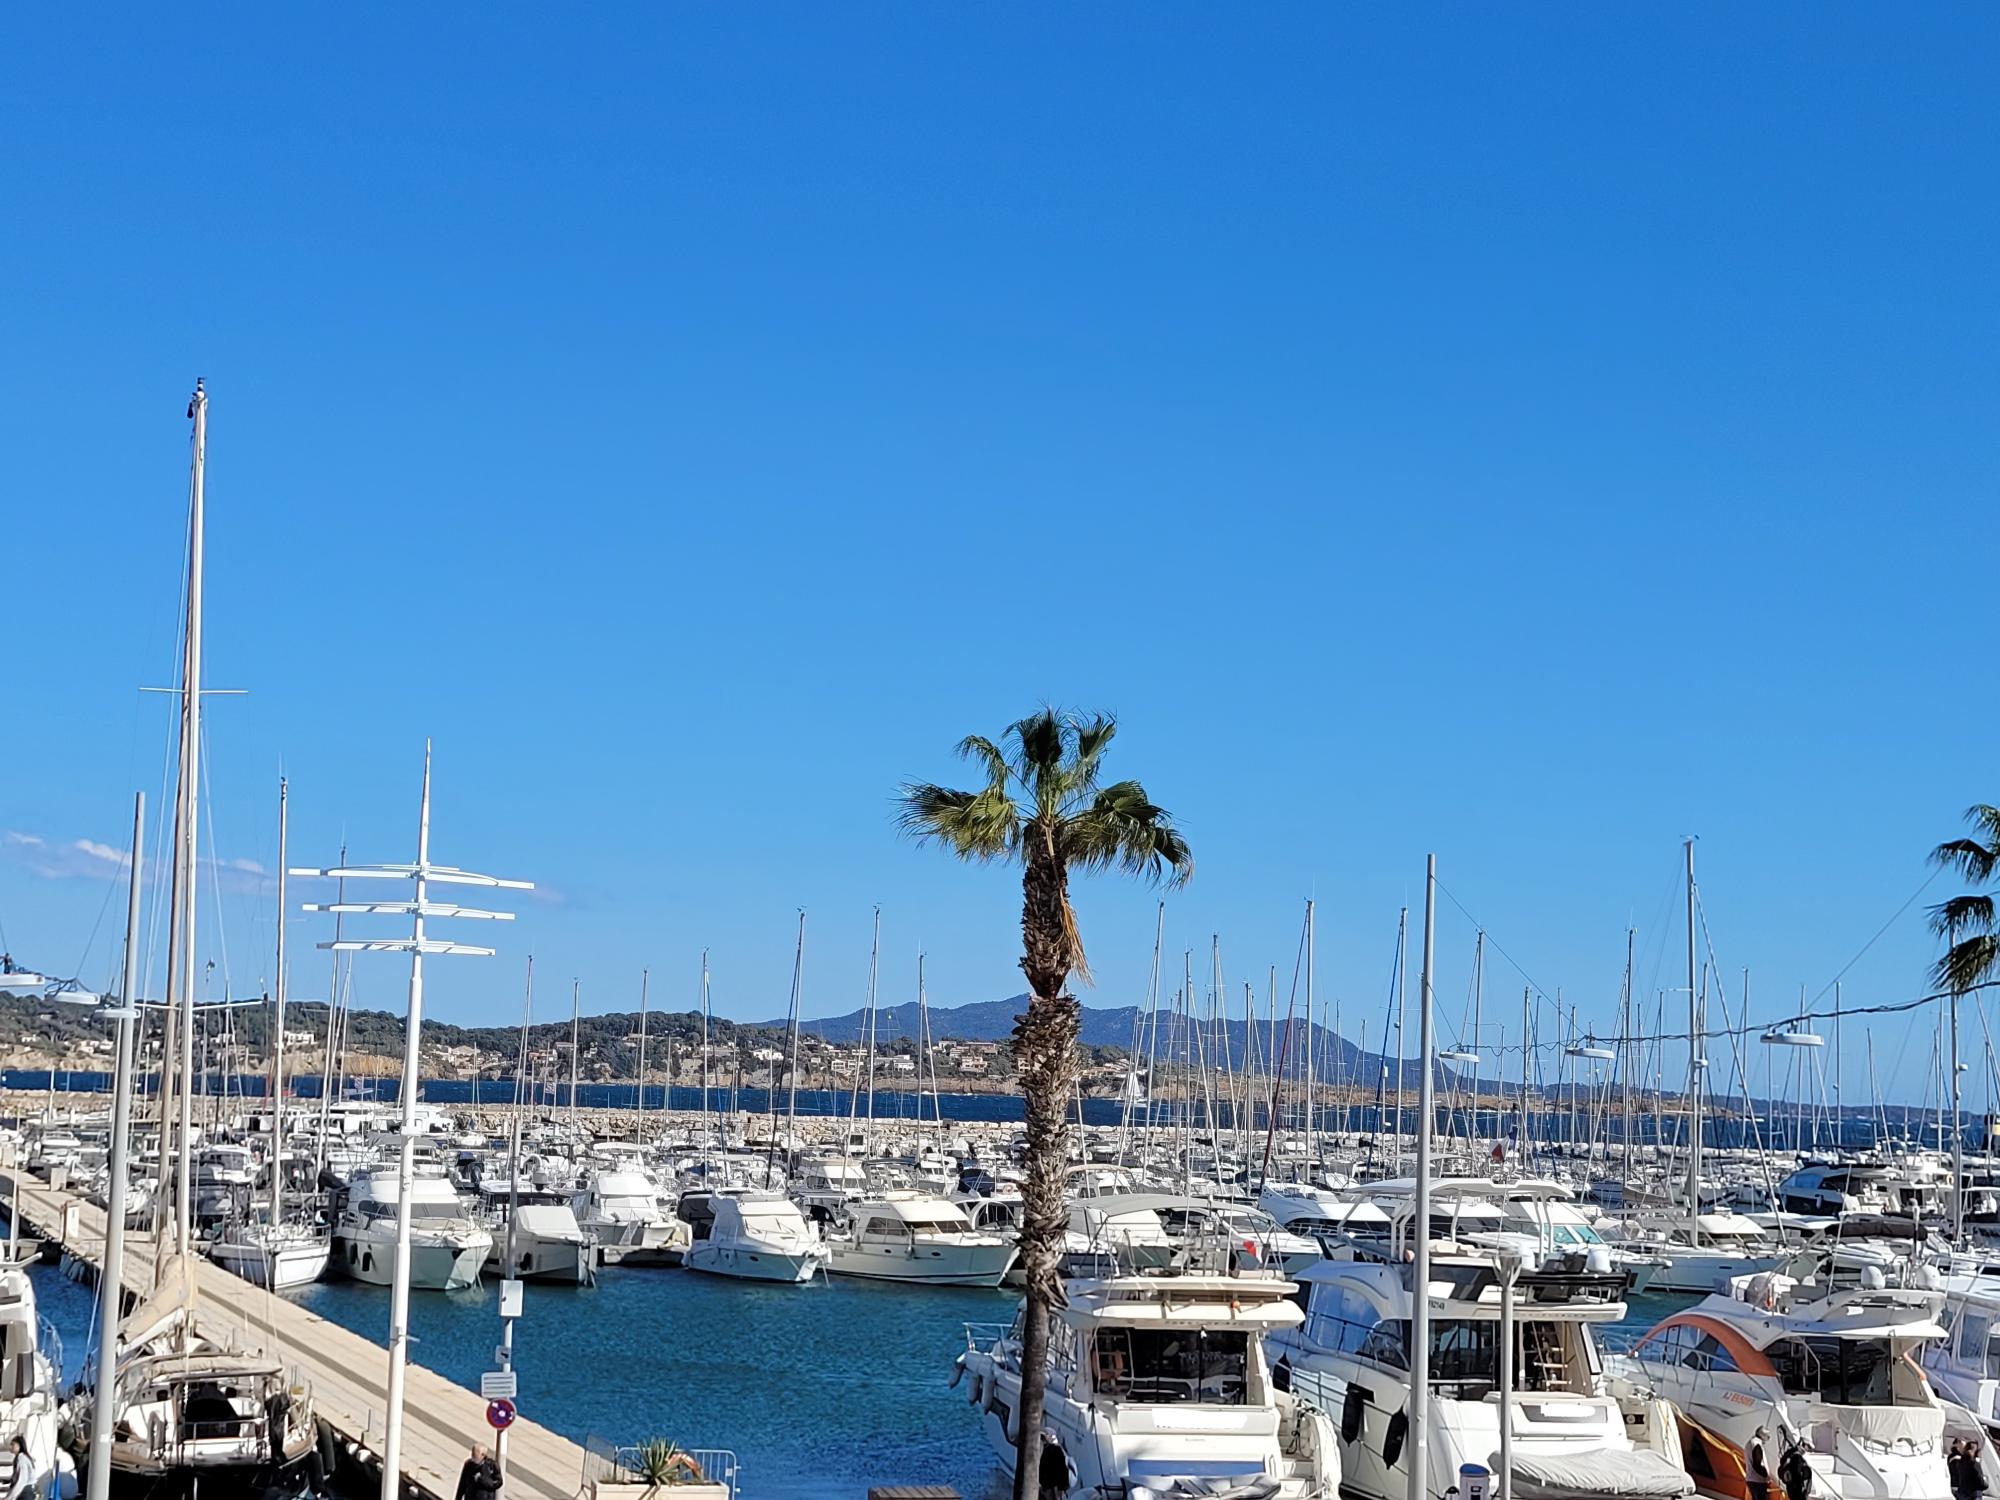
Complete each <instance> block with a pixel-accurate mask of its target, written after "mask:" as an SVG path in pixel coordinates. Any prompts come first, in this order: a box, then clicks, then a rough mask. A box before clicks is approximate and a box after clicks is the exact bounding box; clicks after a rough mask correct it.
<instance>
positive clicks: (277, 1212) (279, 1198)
mask: <svg viewBox="0 0 2000 1500" xmlns="http://www.w3.org/2000/svg"><path fill="white" fill-rule="evenodd" d="M286 819H287V789H286V785H285V778H284V777H282V776H280V777H279V778H278V972H277V974H276V976H275V977H274V978H273V979H272V981H271V1002H272V1010H271V1227H272V1228H273V1229H276V1228H277V1227H278V1225H280V1224H282V1223H284V1221H285V1172H284V1147H285V832H286ZM272 1253H273V1254H274V1255H275V1254H276V1252H275V1251H273V1252H272ZM273 1265H274V1267H275V1262H273Z"/></svg>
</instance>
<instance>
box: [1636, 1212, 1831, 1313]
mask: <svg viewBox="0 0 2000 1500" xmlns="http://www.w3.org/2000/svg"><path fill="white" fill-rule="evenodd" d="M1606 1227H1607V1228H1610V1227H1612V1222H1611V1221H1609V1220H1607V1221H1606ZM1606 1238H1607V1239H1609V1240H1610V1242H1611V1243H1612V1244H1613V1245H1614V1246H1615V1247H1616V1248H1618V1249H1620V1250H1633V1251H1638V1252H1640V1253H1642V1254H1646V1255H1650V1256H1657V1257H1658V1258H1660V1259H1661V1260H1662V1261H1663V1262H1664V1264H1662V1265H1660V1266H1658V1267H1657V1268H1656V1269H1655V1271H1654V1273H1653V1281H1652V1290H1653V1291H1656V1292H1681V1293H1684V1294H1687V1295H1690V1296H1701V1295H1704V1294H1706V1293H1709V1292H1713V1291H1714V1290H1716V1288H1717V1287H1718V1286H1720V1285H1721V1284H1722V1283H1724V1282H1726V1281H1728V1280H1729V1279H1730V1278H1731V1277H1734V1276H1751V1275H1755V1274H1757V1273H1758V1272H1760V1271H1776V1270H1780V1269H1782V1268H1783V1267H1784V1265H1785V1264H1786V1262H1787V1261H1789V1260H1790V1259H1791V1257H1792V1254H1793V1252H1792V1251H1788V1250H1786V1249H1785V1248H1784V1247H1782V1246H1780V1245H1777V1244H1774V1243H1773V1242H1772V1240H1771V1239H1770V1237H1769V1236H1768V1235H1767V1234H1766V1232H1765V1230H1764V1226H1763V1225H1761V1224H1759V1223H1757V1222H1756V1221H1755V1220H1753V1219H1751V1218H1749V1217H1747V1216H1746V1215H1743V1214H1734V1213H1704V1214H1697V1215H1695V1216H1694V1217H1693V1218H1692V1219H1691V1220H1690V1219H1689V1218H1687V1217H1686V1216H1682V1217H1679V1218H1657V1217H1655V1218H1647V1219H1640V1220H1637V1221H1635V1222H1633V1223H1631V1224H1629V1225H1628V1226H1627V1227H1626V1228H1625V1229H1624V1230H1623V1232H1621V1233H1618V1234H1617V1235H1616V1237H1615V1238H1613V1237H1612V1236H1609V1235H1607V1236H1606Z"/></svg>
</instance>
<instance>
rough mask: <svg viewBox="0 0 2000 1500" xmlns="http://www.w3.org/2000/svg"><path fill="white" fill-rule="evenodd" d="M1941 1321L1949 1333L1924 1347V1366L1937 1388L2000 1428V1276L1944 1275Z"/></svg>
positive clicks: (1980, 1418)
mask: <svg viewBox="0 0 2000 1500" xmlns="http://www.w3.org/2000/svg"><path fill="white" fill-rule="evenodd" d="M1944 1285H1945V1301H1944V1306H1943V1307H1942V1308H1941V1309H1939V1311H1938V1326H1939V1327H1941V1328H1943V1329H1944V1330H1945V1332H1946V1334H1947V1335H1949V1336H1948V1337H1946V1338H1942V1339H1939V1340H1937V1341H1936V1342H1935V1343H1932V1344H1928V1345H1926V1346H1925V1348H1924V1370H1925V1373H1927V1374H1928V1375H1929V1376H1930V1379H1931V1384H1932V1385H1933V1386H1935V1387H1936V1388H1937V1391H1938V1394H1939V1395H1941V1396H1945V1397H1948V1398H1949V1399H1950V1400H1953V1401H1956V1402H1958V1403H1959V1404H1960V1405H1962V1406H1965V1407H1966V1408H1968V1409H1969V1410H1970V1411H1971V1412H1972V1414H1973V1415H1974V1416H1975V1417H1977V1418H1978V1419H1979V1420H1980V1421H1981V1422H1982V1423H1983V1424H1985V1425H1986V1426H1987V1427H1989V1428H1992V1429H1994V1430H1996V1431H2000V1276H1994V1275H1990V1274H1989V1275H1960V1276H1950V1277H1947V1278H1946V1279H1945V1284H1944Z"/></svg>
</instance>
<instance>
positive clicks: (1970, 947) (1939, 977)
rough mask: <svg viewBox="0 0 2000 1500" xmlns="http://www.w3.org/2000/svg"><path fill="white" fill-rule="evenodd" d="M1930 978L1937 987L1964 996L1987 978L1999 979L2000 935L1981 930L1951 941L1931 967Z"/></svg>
mask: <svg viewBox="0 0 2000 1500" xmlns="http://www.w3.org/2000/svg"><path fill="white" fill-rule="evenodd" d="M1931 978H1932V980H1933V981H1935V983H1936V984H1937V986H1938V988H1939V989H1942V990H1949V991H1951V993H1953V994H1954V995H1963V994H1964V993H1966V991H1968V990H1971V989H1974V988H1976V987H1977V986H1979V985H1982V984H1985V983H1987V982H1988V981H1989V980H1993V979H2000V936H1996V935H1995V934H1993V933H1990V932H1982V933H1980V934H1979V935H1978V936H1977V937H1969V938H1966V939H1965V940H1964V941H1962V942H1957V943H1953V944H1952V945H1951V947H1949V948H1947V949H1946V950H1945V955H1944V957H1943V958H1941V959H1939V960H1938V961H1937V963H1936V964H1934V965H1933V966H1932V968H1931Z"/></svg>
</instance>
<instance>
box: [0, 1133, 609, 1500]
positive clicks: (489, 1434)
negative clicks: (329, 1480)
mask: <svg viewBox="0 0 2000 1500" xmlns="http://www.w3.org/2000/svg"><path fill="white" fill-rule="evenodd" d="M16 1182H18V1184H19V1193H20V1209H21V1233H22V1235H23V1237H26V1236H28V1234H29V1233H30V1231H31V1230H32V1231H33V1232H34V1233H35V1234H37V1235H39V1237H40V1238H42V1239H43V1240H44V1241H59V1242H61V1243H62V1245H63V1247H64V1248H65V1249H66V1250H68V1251H69V1252H70V1253H71V1254H73V1255H76V1256H79V1257H81V1258H82V1259H84V1260H86V1261H88V1262H89V1263H90V1265H91V1266H92V1267H93V1268H95V1267H96V1266H98V1264H99V1262H100V1260H101V1257H102V1253H103V1247H104V1211H103V1210H102V1209H100V1208H96V1207H94V1206H92V1205H91V1204H89V1203H86V1202H84V1200H83V1199H82V1198H81V1197H79V1196H78V1195H77V1194H75V1193H72V1192H68V1191H65V1190H62V1189H57V1188H51V1187H49V1186H48V1185H47V1184H45V1183H42V1182H38V1181H36V1180H35V1179H34V1178H33V1177H32V1176H30V1175H28V1174H27V1173H26V1172H25V1171H21V1170H20V1169H18V1168H17V1169H12V1170H8V1171H0V1183H5V1184H6V1185H7V1186H6V1202H7V1203H8V1204H12V1203H13V1202H14V1193H15V1191H16V1188H15V1184H16ZM153 1249H154V1247H153V1242H152V1236H151V1235H149V1234H143V1233H135V1232H128V1233H127V1234H126V1236H125V1273H124V1277H123V1280H124V1282H125V1285H126V1287H127V1288H128V1296H127V1305H128V1306H129V1305H130V1301H131V1296H130V1292H131V1291H132V1290H139V1289H145V1288H150V1287H151V1286H152V1278H153ZM194 1266H195V1272H194V1275H195V1286H196V1297H197V1302H196V1312H195V1322H196V1324H197V1326H198V1327H199V1328H200V1329H201V1332H202V1333H203V1334H204V1335H205V1336H207V1337H208V1338H210V1339H213V1340H215V1341H216V1342H217V1343H220V1344H225V1345H233V1346H234V1347H236V1348H238V1349H246V1350H247V1349H260V1350H262V1351H263V1352H264V1353H266V1354H268V1355H269V1356H271V1357H272V1358H274V1359H276V1360H278V1361H280V1362H281V1363H282V1364H283V1365H284V1366H285V1367H286V1368H287V1369H288V1370H296V1371H297V1372H298V1376H299V1378H300V1379H302V1380H303V1381H304V1382H305V1383H306V1384H308V1385H310V1386H311V1387H312V1399H313V1408H314V1410H315V1411H316V1412H317V1413H318V1414H319V1416H321V1417H323V1418H325V1419H326V1421H327V1422H328V1423H329V1424H330V1425H331V1426H332V1428H333V1430H334V1431H335V1432H336V1433H338V1434H339V1435H340V1436H341V1437H343V1438H345V1439H346V1440H347V1441H348V1442H349V1443H350V1444H352V1445H354V1447H356V1448H357V1449H358V1450H360V1454H361V1455H362V1456H363V1462H365V1463H367V1464H368V1465H369V1466H370V1467H373V1468H375V1469H377V1470H378V1471H379V1468H380V1460H379V1456H378V1455H379V1452H380V1448H381V1443H382V1438H383V1419H384V1413H385V1411H386V1409H387V1405H388V1402H387V1397H386V1395H385V1390H386V1386H387V1383H388V1374H389V1355H388V1351H387V1350H385V1349H384V1348H383V1347H382V1346H381V1345H380V1344H376V1343H373V1342H371V1341H370V1340H368V1339H365V1338H363V1337H361V1336H360V1335H359V1334H356V1333H350V1332H349V1331H348V1330H347V1329H345V1328H342V1327H341V1326H340V1325H339V1324H337V1323H330V1322H328V1321H327V1320H326V1319H325V1318H322V1317H320V1316H319V1315H318V1314H317V1313H314V1312H311V1311H309V1310H307V1309H306V1308H303V1307H300V1306H298V1305H297V1304H295V1303H292V1302H288V1301H286V1300H285V1298H284V1297H282V1296H279V1295H277V1294H276V1293H273V1292H267V1291H265V1290H264V1289H263V1288H262V1287H258V1286H252V1285H251V1284H250V1283H249V1282H247V1281H245V1280H243V1279H242V1278H241V1277H238V1276H233V1275H231V1274H230V1273H229V1272H227V1271H225V1270H223V1269H222V1268H221V1267H220V1266H217V1265H214V1264H212V1263H211V1262H209V1261H207V1260H205V1259H202V1258H200V1257H195V1258H194ZM386 1318H387V1313H386V1310H385V1313H384V1319H385V1323H386ZM493 1331H494V1336H495V1341H496V1342H497V1341H498V1336H499V1332H500V1328H499V1323H498V1320H497V1319H496V1320H495V1323H494V1329H493ZM403 1398H404V1399H403V1453H402V1461H403V1477H404V1480H405V1482H406V1483H407V1484H408V1485H410V1486H414V1487H415V1488H416V1489H417V1490H418V1491H420V1492H421V1493H422V1494H423V1495H425V1496H427V1497H429V1500H452V1496H453V1494H454V1492H455V1491H456V1490H457V1488H458V1471H459V1466H460V1465H461V1464H463V1463H464V1462H465V1456H466V1452H467V1450H468V1448H469V1447H470V1445H471V1444H472V1443H474V1442H483V1443H485V1444H486V1445H487V1446H488V1447H489V1448H491V1447H492V1446H493V1439H494V1434H493V1431H492V1429H491V1428H489V1427H488V1426H487V1425H486V1403H485V1401H483V1400H482V1399H481V1398H480V1397H479V1395H478V1394H477V1393H475V1392H473V1391H468V1390H466V1389H465V1388H464V1387H463V1386H459V1385H454V1384H452V1382H451V1381H449V1380H446V1379H445V1378H444V1377H443V1376H441V1375H438V1374H436V1373H435V1372H433V1371H431V1370H427V1369H425V1368H424V1367H423V1366H422V1365H420V1364H418V1363H416V1362H415V1361H414V1360H412V1361H411V1362H410V1365H409V1369H408V1373H407V1375H406V1377H405V1380H404V1385H403ZM586 1468H587V1455H586V1454H585V1452H584V1450H583V1449H582V1448H581V1447H579V1446H578V1445H577V1444H575V1443H572V1442H571V1441H569V1439H567V1438H564V1437H558V1436H557V1435H556V1434H555V1433H553V1432H550V1431H549V1430H548V1429H547V1428H546V1427H542V1426H539V1425H537V1424H536V1423H534V1422H531V1421H529V1420H528V1419H527V1418H525V1417H518V1418H516V1419H515V1421H514V1424H513V1425H512V1426H511V1427H510V1428H508V1430H507V1487H506V1489H505V1490H504V1491H502V1494H503V1495H504V1496H505V1497H506V1500H572V1497H574V1496H576V1495H579V1494H582V1493H584V1492H585V1490H586V1489H587V1482H588V1479H589V1478H590V1475H589V1474H588V1473H587V1472H586Z"/></svg>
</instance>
